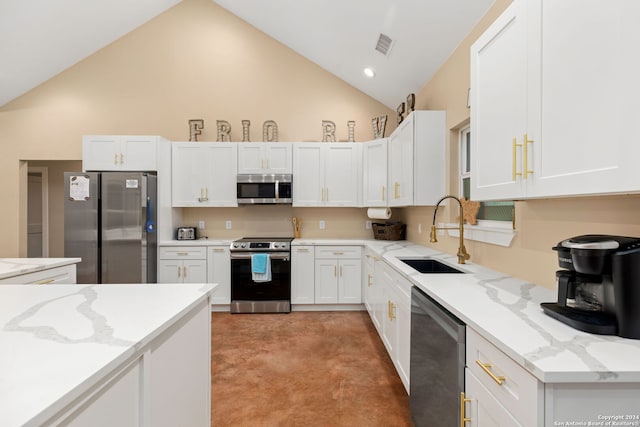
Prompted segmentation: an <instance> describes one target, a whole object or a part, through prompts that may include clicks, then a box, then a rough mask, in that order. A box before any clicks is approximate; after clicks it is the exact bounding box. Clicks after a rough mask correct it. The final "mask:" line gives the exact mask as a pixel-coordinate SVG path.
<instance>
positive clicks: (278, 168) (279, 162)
mask: <svg viewBox="0 0 640 427" xmlns="http://www.w3.org/2000/svg"><path fill="white" fill-rule="evenodd" d="M264 144H265V146H264V148H265V163H266V167H267V168H266V173H292V172H293V144H291V143H286V142H265V143H264Z"/></svg>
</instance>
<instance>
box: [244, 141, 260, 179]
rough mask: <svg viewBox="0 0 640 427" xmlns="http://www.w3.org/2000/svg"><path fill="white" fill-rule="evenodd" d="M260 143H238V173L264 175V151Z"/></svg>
mask: <svg viewBox="0 0 640 427" xmlns="http://www.w3.org/2000/svg"><path fill="white" fill-rule="evenodd" d="M262 145H263V144H262V143H259V142H241V143H238V173H239V174H246V173H262V171H263V170H264V157H263V153H264V149H263V146H262Z"/></svg>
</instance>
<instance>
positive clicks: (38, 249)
mask: <svg viewBox="0 0 640 427" xmlns="http://www.w3.org/2000/svg"><path fill="white" fill-rule="evenodd" d="M27 178H28V180H27V257H28V258H46V257H48V256H49V169H48V168H46V167H35V166H34V167H31V166H30V167H29V168H28V172H27Z"/></svg>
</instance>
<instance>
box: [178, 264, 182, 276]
mask: <svg viewBox="0 0 640 427" xmlns="http://www.w3.org/2000/svg"><path fill="white" fill-rule="evenodd" d="M178 277H181V276H180V266H178Z"/></svg>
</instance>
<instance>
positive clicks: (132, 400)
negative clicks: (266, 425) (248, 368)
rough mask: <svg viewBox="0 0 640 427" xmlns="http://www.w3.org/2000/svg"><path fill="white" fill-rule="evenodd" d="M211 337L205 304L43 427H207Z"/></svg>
mask: <svg viewBox="0 0 640 427" xmlns="http://www.w3.org/2000/svg"><path fill="white" fill-rule="evenodd" d="M210 337H211V314H210V309H209V301H208V300H207V301H202V302H201V303H200V304H198V305H197V306H195V307H193V308H191V310H190V311H189V312H188V313H186V314H184V315H183V317H182V318H181V319H178V320H177V321H176V322H175V323H174V324H173V325H172V326H171V327H169V329H167V330H165V331H163V332H162V333H161V334H160V335H158V336H157V337H155V338H154V339H153V340H152V341H151V342H150V343H149V344H148V345H146V346H144V347H143V348H140V349H137V350H136V352H135V354H132V355H131V357H130V358H129V359H127V360H125V361H124V362H122V363H120V364H119V365H117V366H115V367H111V368H112V370H111V371H110V372H101V373H100V374H99V375H102V376H103V380H102V381H100V382H99V383H98V384H96V385H95V386H93V387H91V388H90V389H89V390H87V391H86V392H85V393H83V394H82V395H81V396H80V397H79V398H77V399H76V400H75V401H73V402H72V403H71V404H69V405H68V406H67V407H66V408H65V409H64V410H63V411H62V412H61V413H58V414H56V415H55V416H54V417H53V418H52V419H49V420H47V421H46V422H45V423H44V424H43V425H52V426H53V425H55V426H70V427H84V426H92V427H111V426H154V427H170V426H178V425H183V426H194V427H196V426H197V427H205V426H209V425H211V340H210ZM185 349H188V351H185ZM176 390H179V391H180V393H178V394H176Z"/></svg>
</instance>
